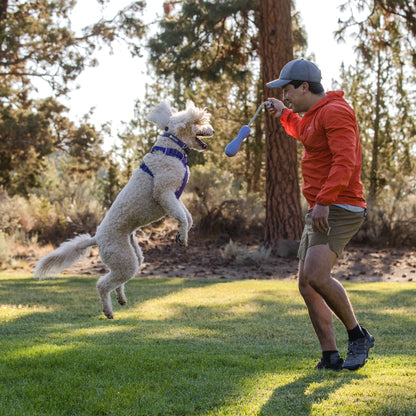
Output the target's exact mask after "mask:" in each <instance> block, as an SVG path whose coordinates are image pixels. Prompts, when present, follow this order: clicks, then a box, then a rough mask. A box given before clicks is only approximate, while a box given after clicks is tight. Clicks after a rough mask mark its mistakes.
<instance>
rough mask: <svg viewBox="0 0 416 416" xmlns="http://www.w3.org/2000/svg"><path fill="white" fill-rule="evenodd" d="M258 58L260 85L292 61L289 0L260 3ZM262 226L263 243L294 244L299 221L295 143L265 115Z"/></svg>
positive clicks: (268, 93) (269, 91)
mask: <svg viewBox="0 0 416 416" xmlns="http://www.w3.org/2000/svg"><path fill="white" fill-rule="evenodd" d="M260 55H261V59H262V69H261V71H262V78H263V82H264V84H266V82H268V81H271V80H273V79H276V78H278V76H279V74H280V71H281V69H282V67H283V66H284V65H285V64H286V63H287V62H289V61H290V60H292V59H293V37H292V20H291V0H260ZM264 93H265V99H267V98H268V97H276V98H281V97H280V96H278V95H276V94H281V90H280V89H277V90H276V89H271V88H267V87H266V86H265V91H264ZM265 134H266V145H265V153H266V226H265V236H264V237H265V241H266V242H267V243H269V244H270V245H271V246H272V247H274V248H276V247H277V243H278V241H279V240H298V239H300V237H301V234H302V228H303V218H302V212H301V206H300V192H299V178H298V166H297V165H298V164H297V143H296V139H294V138H292V137H289V136H288V135H287V134H286V133H285V131H284V129H283V127H281V125H280V122H279V121H278V120H277V119H275V118H273V117H270V116H269V115H266V121H265Z"/></svg>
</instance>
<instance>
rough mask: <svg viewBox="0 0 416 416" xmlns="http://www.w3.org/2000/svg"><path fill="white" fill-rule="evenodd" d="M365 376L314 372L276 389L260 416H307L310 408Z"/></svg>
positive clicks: (351, 373) (350, 373)
mask: <svg viewBox="0 0 416 416" xmlns="http://www.w3.org/2000/svg"><path fill="white" fill-rule="evenodd" d="M364 377H365V376H363V375H360V374H357V373H353V372H346V371H345V370H344V371H341V372H333V371H330V370H329V371H320V370H316V371H314V372H313V373H310V374H308V375H306V376H304V377H301V378H299V379H297V380H296V381H294V382H292V383H289V384H285V385H283V386H282V387H279V388H278V389H276V390H275V391H274V393H273V395H272V396H271V397H270V399H269V401H268V402H267V403H266V404H265V405H264V406H263V407H262V409H261V411H260V415H261V416H307V415H309V414H310V412H311V409H312V406H313V405H314V404H315V403H320V402H322V400H325V399H327V398H328V397H329V396H330V395H331V394H332V393H333V392H335V391H336V390H338V389H339V388H341V387H342V386H343V385H344V384H348V383H350V382H351V381H352V380H359V379H362V378H364Z"/></svg>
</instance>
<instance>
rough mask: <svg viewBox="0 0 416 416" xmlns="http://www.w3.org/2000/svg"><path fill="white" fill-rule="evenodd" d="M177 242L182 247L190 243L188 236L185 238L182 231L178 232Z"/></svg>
mask: <svg viewBox="0 0 416 416" xmlns="http://www.w3.org/2000/svg"><path fill="white" fill-rule="evenodd" d="M175 241H176V243H177V244H179V245H180V246H181V247H186V246H187V245H188V241H187V239H186V238H183V237H182V235H181V233H180V232H178V234H176V239H175Z"/></svg>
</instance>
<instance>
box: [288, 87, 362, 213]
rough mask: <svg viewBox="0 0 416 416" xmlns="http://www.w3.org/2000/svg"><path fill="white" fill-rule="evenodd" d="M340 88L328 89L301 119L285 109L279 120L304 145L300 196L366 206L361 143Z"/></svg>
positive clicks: (318, 201) (311, 200)
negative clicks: (301, 192)
mask: <svg viewBox="0 0 416 416" xmlns="http://www.w3.org/2000/svg"><path fill="white" fill-rule="evenodd" d="M343 95H344V93H343V92H342V91H329V92H327V93H326V96H325V97H324V98H323V99H322V100H320V101H319V102H318V103H317V104H316V105H314V106H313V107H312V108H311V109H310V110H309V111H308V112H306V113H305V115H304V116H303V117H302V118H301V117H299V116H298V115H297V114H295V113H293V112H292V111H291V110H288V109H286V110H285V111H283V114H282V115H281V117H280V121H281V124H282V126H283V127H284V129H285V130H286V133H288V134H289V135H291V136H293V137H295V138H296V139H298V140H300V141H301V142H302V144H303V149H304V150H303V156H302V175H303V187H302V191H303V195H304V196H305V198H306V200H307V201H308V203H309V209H312V208H313V207H314V206H315V204H319V205H325V206H327V205H331V204H348V205H355V206H358V207H362V208H366V203H365V199H364V197H363V184H362V182H361V179H360V175H361V165H362V161H361V144H360V139H359V133H358V125H357V120H356V118H355V113H354V110H353V109H352V108H351V107H350V106H349V105H348V103H347V102H346V101H345V100H344V98H343Z"/></svg>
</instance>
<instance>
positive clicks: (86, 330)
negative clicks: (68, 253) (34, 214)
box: [0, 274, 416, 416]
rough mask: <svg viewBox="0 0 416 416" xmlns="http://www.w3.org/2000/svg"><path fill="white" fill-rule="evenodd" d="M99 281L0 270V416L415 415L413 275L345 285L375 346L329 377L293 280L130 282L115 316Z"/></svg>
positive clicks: (415, 290) (339, 327)
mask: <svg viewBox="0 0 416 416" xmlns="http://www.w3.org/2000/svg"><path fill="white" fill-rule="evenodd" d="M95 281H96V279H95V278H94V277H82V278H81V277H76V276H73V277H68V278H65V279H63V280H60V279H57V280H55V281H53V282H50V281H49V282H47V281H45V282H43V283H39V282H34V281H33V279H31V277H29V276H26V277H21V276H15V275H10V276H5V275H1V274H0V304H3V307H2V309H0V312H1V320H0V331H1V334H2V336H1V337H0V351H1V352H2V354H0V395H1V397H2V410H1V411H0V414H5V415H6V414H7V415H8V416H23V415H30V416H35V415H48V416H58V415H59V416H61V415H64V414H74V415H78V414H82V415H87V416H89V415H91V416H92V415H94V416H95V415H104V414H106V415H117V416H130V415H146V416H147V415H163V416H165V415H174V416H176V415H177V416H179V415H186V416H225V415H227V416H255V415H256V416H257V415H261V416H292V415H293V416H298V415H322V416H323V415H325V416H326V415H358V414H360V415H368V416H381V415H382V416H391V415H397V416H399V415H400V416H401V415H416V412H415V407H414V403H415V402H416V396H415V395H416V387H415V383H414V380H415V379H416V356H415V355H414V354H413V350H414V340H415V334H416V328H415V316H416V310H415V302H414V299H415V298H416V286H415V285H414V284H410V283H403V284H402V283H400V284H384V283H379V284H355V283H350V284H348V285H347V290H348V291H350V292H351V297H352V301H353V304H354V307H355V309H356V311H357V313H358V315H359V317H360V319H363V320H364V321H365V324H366V327H368V329H369V330H370V331H371V332H372V333H373V334H374V336H375V337H376V343H375V347H374V349H373V351H372V352H371V354H370V358H369V361H368V363H367V364H366V366H365V367H364V368H362V369H359V370H358V371H354V372H349V371H341V372H339V373H334V372H331V371H316V370H314V369H313V368H314V366H315V364H316V362H315V360H316V359H318V358H319V355H320V351H319V345H318V342H317V340H316V336H315V334H314V332H313V328H312V326H311V325H310V322H309V318H308V313H307V310H306V307H305V305H304V304H303V300H302V298H301V296H300V295H299V292H298V289H297V284H296V282H295V281H290V282H289V281H284V282H283V281H276V280H267V281H260V280H258V281H256V280H242V281H226V280H212V279H204V280H202V279H201V280H198V279H180V278H174V279H170V278H158V279H151V278H144V279H134V280H132V281H131V282H129V284H128V286H127V288H126V289H127V290H126V291H127V296H128V300H129V304H128V305H127V306H120V305H118V304H117V302H116V301H115V299H114V296H113V306H114V312H115V319H114V320H107V319H106V318H105V317H104V316H103V315H102V313H101V305H100V302H99V299H98V296H97V293H96V290H95ZM3 312H4V313H3ZM335 330H336V333H337V338H339V343H340V351H341V352H342V354H343V356H345V353H346V348H347V338H346V333H345V330H344V328H343V326H342V325H341V324H340V323H339V322H338V321H337V320H335ZM398 340H399V342H398ZM1 412H3V413H1Z"/></svg>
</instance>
